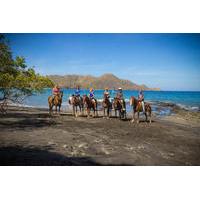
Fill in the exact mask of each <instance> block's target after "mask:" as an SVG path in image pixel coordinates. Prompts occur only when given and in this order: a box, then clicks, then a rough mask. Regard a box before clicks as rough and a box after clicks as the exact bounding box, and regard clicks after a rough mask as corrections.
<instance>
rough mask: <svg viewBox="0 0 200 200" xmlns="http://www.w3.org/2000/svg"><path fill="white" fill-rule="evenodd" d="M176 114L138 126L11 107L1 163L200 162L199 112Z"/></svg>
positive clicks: (2, 134) (3, 122)
mask: <svg viewBox="0 0 200 200" xmlns="http://www.w3.org/2000/svg"><path fill="white" fill-rule="evenodd" d="M175 113H176V114H174V115H171V116H168V117H162V118H158V117H155V116H154V117H153V122H152V124H151V125H150V124H147V123H146V122H144V121H143V120H141V121H142V122H141V123H140V124H139V125H138V124H132V123H130V120H129V119H128V120H126V121H120V120H119V119H116V118H114V117H113V118H111V119H103V118H102V117H101V116H99V117H98V118H90V119H88V118H86V117H78V118H74V117H73V116H72V115H71V113H61V115H54V116H53V117H50V116H49V114H48V111H47V110H45V109H38V108H20V107H10V108H9V111H8V113H7V114H6V115H3V114H0V130H1V131H0V165H20V166H24V165H25V166H26V165H31V166H32V165H34V166H37V165H38V166H41V165H48V166H49V165H56V166H57V165H89V166H90V165H105V166H108V165H133V166H134V165H137V166H138V165H139V166H141V165H142V166H143V165H162V166H163V165H172V166H174V165H200V123H199V122H200V113H199V112H196V113H194V112H189V111H185V110H182V109H175Z"/></svg>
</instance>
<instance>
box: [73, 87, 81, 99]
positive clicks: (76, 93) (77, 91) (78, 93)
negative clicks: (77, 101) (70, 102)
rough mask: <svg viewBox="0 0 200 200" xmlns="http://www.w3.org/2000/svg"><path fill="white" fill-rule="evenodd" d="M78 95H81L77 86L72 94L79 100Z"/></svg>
mask: <svg viewBox="0 0 200 200" xmlns="http://www.w3.org/2000/svg"><path fill="white" fill-rule="evenodd" d="M80 93H81V90H80V86H79V85H77V86H76V90H75V92H74V94H75V97H77V98H80Z"/></svg>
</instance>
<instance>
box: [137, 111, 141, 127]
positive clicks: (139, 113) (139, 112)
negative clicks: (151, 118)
mask: <svg viewBox="0 0 200 200" xmlns="http://www.w3.org/2000/svg"><path fill="white" fill-rule="evenodd" d="M137 114H138V118H137V123H138V124H139V122H140V121H139V117H140V112H139V111H138V113H137Z"/></svg>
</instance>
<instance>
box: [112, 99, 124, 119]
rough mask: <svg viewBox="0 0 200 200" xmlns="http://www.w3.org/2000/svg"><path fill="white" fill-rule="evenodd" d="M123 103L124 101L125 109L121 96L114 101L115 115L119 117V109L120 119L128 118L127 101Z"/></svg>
mask: <svg viewBox="0 0 200 200" xmlns="http://www.w3.org/2000/svg"><path fill="white" fill-rule="evenodd" d="M123 103H124V108H125V110H123V107H122V103H121V100H120V99H119V98H117V97H115V98H114V100H113V103H112V107H113V109H114V110H115V117H117V111H118V112H119V118H120V119H122V118H124V119H125V118H126V103H125V102H123Z"/></svg>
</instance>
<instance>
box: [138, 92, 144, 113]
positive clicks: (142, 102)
mask: <svg viewBox="0 0 200 200" xmlns="http://www.w3.org/2000/svg"><path fill="white" fill-rule="evenodd" d="M138 101H139V102H140V103H141V104H142V111H143V113H145V105H144V94H143V92H142V90H140V91H139V94H138Z"/></svg>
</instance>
